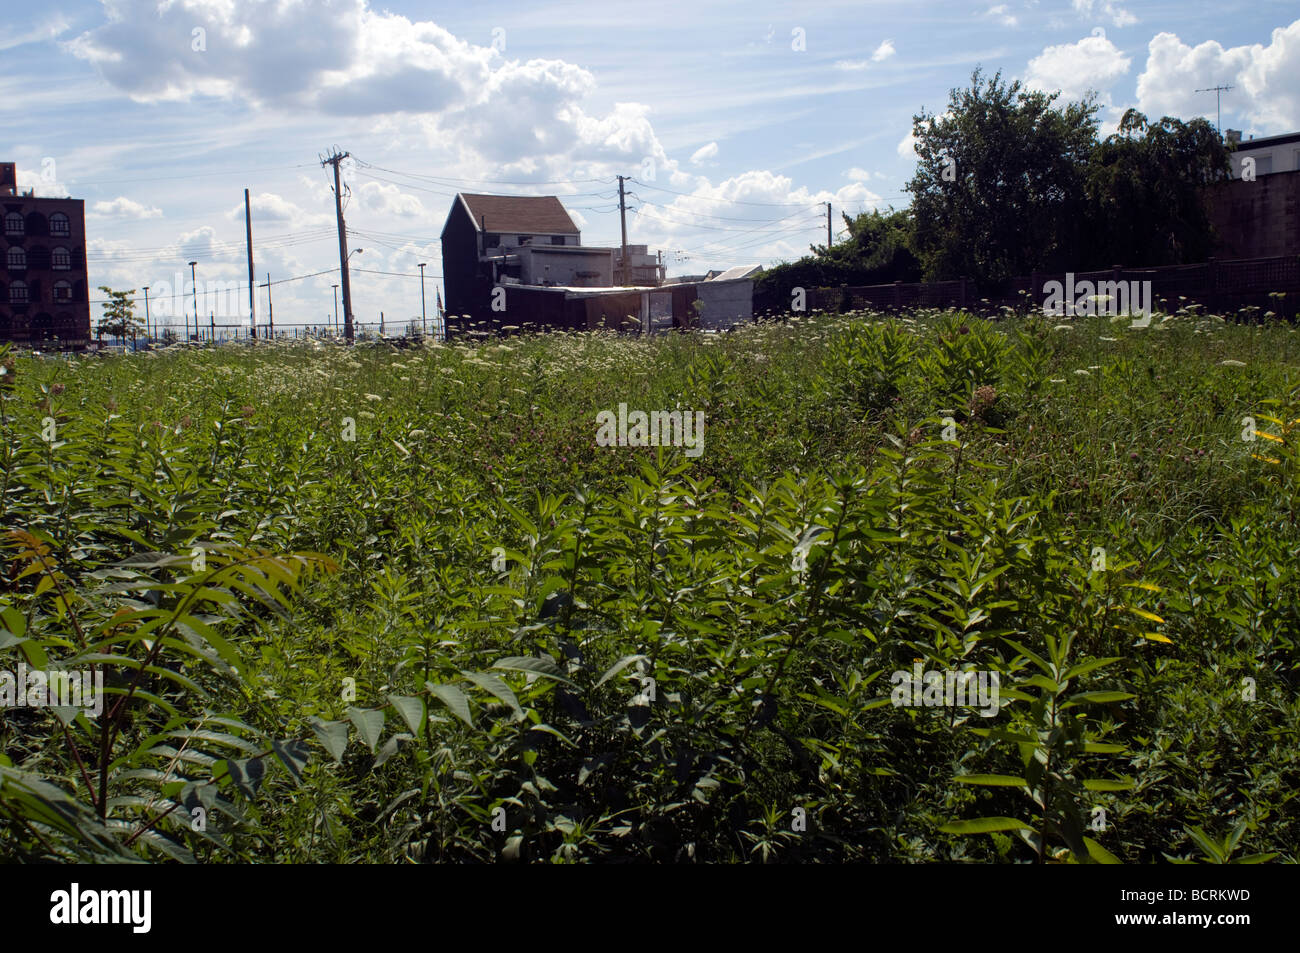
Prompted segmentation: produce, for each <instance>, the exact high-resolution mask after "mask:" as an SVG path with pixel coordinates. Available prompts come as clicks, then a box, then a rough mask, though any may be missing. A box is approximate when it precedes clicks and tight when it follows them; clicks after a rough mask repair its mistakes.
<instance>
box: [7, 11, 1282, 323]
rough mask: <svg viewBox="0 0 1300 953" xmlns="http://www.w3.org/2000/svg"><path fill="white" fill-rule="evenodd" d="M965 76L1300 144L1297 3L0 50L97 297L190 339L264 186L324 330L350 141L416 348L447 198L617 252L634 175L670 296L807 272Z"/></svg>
mask: <svg viewBox="0 0 1300 953" xmlns="http://www.w3.org/2000/svg"><path fill="white" fill-rule="evenodd" d="M976 66H982V67H983V68H984V69H985V70H986V71H988V72H993V71H996V70H999V69H1000V70H1002V71H1003V73H1004V75H1006V76H1008V77H1013V78H1019V79H1022V80H1025V81H1026V82H1027V83H1028V84H1030V85H1034V86H1037V87H1040V88H1046V89H1058V88H1059V89H1062V91H1063V92H1064V94H1065V95H1066V96H1067V97H1069V98H1079V97H1080V96H1082V95H1083V93H1084V92H1085V91H1086V90H1088V89H1093V90H1096V91H1097V93H1098V96H1099V101H1100V102H1101V104H1102V106H1103V109H1102V113H1101V115H1102V118H1103V120H1104V127H1103V131H1105V126H1113V124H1114V123H1115V122H1116V121H1117V120H1118V117H1119V115H1120V114H1122V112H1123V110H1124V109H1125V108H1127V107H1129V106H1137V107H1138V108H1140V109H1142V110H1143V111H1144V112H1146V113H1147V114H1148V115H1149V116H1151V117H1153V118H1154V117H1158V116H1161V115H1166V114H1167V115H1173V116H1178V117H1180V118H1183V119H1189V118H1191V117H1193V116H1196V115H1204V116H1208V117H1209V118H1210V119H1211V120H1213V119H1214V107H1215V97H1214V94H1213V93H1197V92H1195V90H1196V89H1197V88H1198V87H1207V86H1214V85H1217V84H1231V85H1232V86H1233V87H1234V89H1233V90H1232V91H1231V92H1228V93H1226V94H1225V95H1224V97H1223V125H1224V126H1225V127H1232V128H1238V129H1242V130H1244V131H1245V132H1246V134H1247V135H1249V134H1252V133H1253V134H1255V135H1268V134H1276V133H1282V132H1292V131H1296V130H1300V19H1297V8H1296V7H1295V5H1294V3H1290V2H1288V3H1282V2H1267V0H1265V2H1261V0H1254V2H1227V3H1216V4H1208V3H1188V2H1185V0H1180V2H1163V3H1141V2H1119V3H1117V2H1106V0H1036V2H1018V3H1017V2H1007V3H987V2H985V3H961V2H956V3H951V2H940V3H930V2H923V0H912V2H879V3H871V2H855V3H834V2H831V3H825V2H819V3H816V4H814V5H811V6H805V5H800V4H793V3H784V4H777V3H764V2H750V3H725V4H715V3H707V2H693V3H674V2H667V3H639V4H623V3H615V2H610V3H600V4H597V3H586V2H584V3H576V2H567V3H530V4H523V3H510V2H494V3H456V4H443V3H412V2H392V3H387V4H383V5H378V4H371V3H368V2H366V0H102V2H93V0H86V2H78V3H70V2H59V0H55V2H53V3H46V4H42V5H39V6H34V7H29V8H27V9H18V8H17V7H16V6H13V5H11V6H10V7H9V8H7V9H6V17H5V22H4V24H3V25H0V102H3V103H4V104H5V105H4V107H3V124H2V126H0V128H3V136H2V138H0V160H3V161H15V162H17V163H18V164H19V174H20V182H21V183H22V184H23V185H26V186H31V187H34V188H35V189H36V190H37V194H48V195H67V194H71V195H73V196H74V197H77V198H82V199H85V200H86V210H87V222H86V224H87V231H88V235H89V247H88V260H89V267H90V279H91V285H92V287H97V286H99V285H109V286H111V287H114V288H136V289H140V288H143V287H144V286H145V285H150V286H151V288H153V289H154V290H153V291H151V298H153V299H154V300H156V299H157V297H158V295H159V291H158V289H163V298H164V300H169V299H168V297H167V291H170V292H171V294H172V295H176V296H177V300H176V301H175V302H174V303H173V305H172V307H171V308H170V314H171V315H173V316H174V321H175V322H176V323H177V324H179V322H180V320H181V319H180V298H181V297H184V298H188V297H189V288H188V287H177V283H178V275H181V278H180V281H181V283H182V284H184V282H185V280H187V279H188V272H189V269H188V267H187V266H186V264H185V263H186V262H188V261H190V260H197V261H198V262H199V265H198V276H199V279H200V282H201V283H202V282H205V281H207V282H210V281H213V280H222V281H227V282H232V281H233V282H246V280H247V264H246V258H245V253H244V244H243V242H244V222H243V189H244V188H246V187H247V188H249V189H250V191H251V193H252V195H253V229H254V251H255V255H256V259H257V263H256V268H257V281H258V282H259V283H260V282H264V281H265V280H266V275H267V273H268V272H269V273H270V275H271V278H272V279H273V280H274V281H276V282H283V283H277V284H276V285H275V286H274V290H273V294H274V303H275V314H276V317H277V318H278V319H279V320H278V323H280V324H282V325H283V324H284V323H286V322H289V321H315V322H323V321H324V320H325V319H326V316H327V315H330V314H332V312H333V300H334V299H333V294H334V293H333V290H332V288H331V285H332V284H334V283H336V282H337V281H338V277H337V267H338V245H337V238H336V235H335V232H334V216H333V199H332V193H331V192H330V189H329V185H328V181H327V176H326V172H325V170H324V169H322V168H321V166H320V162H319V156H320V154H321V153H322V152H324V151H327V150H328V149H329V148H330V147H331V146H338V147H339V148H340V149H343V150H346V151H349V152H351V153H352V155H353V156H355V157H356V160H357V161H353V160H348V161H345V162H344V165H343V168H344V172H345V180H346V182H347V184H348V185H349V187H350V189H351V194H350V196H349V198H348V205H347V209H346V216H347V220H348V227H349V229H350V230H352V231H354V232H355V233H356V234H355V235H353V237H351V238H350V239H349V241H350V244H351V247H353V248H357V247H360V248H363V249H364V251H363V252H362V253H361V254H360V255H358V256H355V257H354V258H353V259H352V263H353V266H354V273H353V295H354V311H355V313H356V314H357V316H358V318H359V319H360V320H363V321H366V322H377V321H378V319H379V313H380V311H381V310H382V311H383V312H384V316H385V320H386V321H388V322H394V321H396V322H399V323H400V322H402V321H405V320H408V319H410V318H412V317H418V315H419V313H420V282H419V280H418V277H416V276H417V275H418V269H417V268H416V264H417V263H418V262H422V261H423V262H427V263H428V268H427V270H426V275H427V284H426V291H427V294H428V298H429V302H430V308H431V307H432V302H433V297H434V288H435V287H436V286H438V285H439V284H440V282H439V280H438V276H440V275H441V272H442V265H441V252H440V249H439V245H438V242H437V236H438V234H439V232H440V231H441V229H442V224H443V221H444V220H445V217H446V214H447V209H448V206H449V203H450V200H451V197H452V195H454V193H455V192H456V191H478V192H523V193H535V194H548V193H553V194H557V195H560V196H561V198H562V200H563V201H564V202H565V204H566V206H567V207H568V208H569V209H570V210H571V212H572V213H573V214H574V217H575V219H577V220H578V221H579V224H580V226H581V227H582V229H583V241H584V243H586V244H613V243H616V242H617V240H618V236H619V223H618V214H617V196H616V192H617V189H616V185H615V184H614V181H615V180H614V177H615V175H617V174H620V173H621V174H623V175H627V176H631V177H632V179H633V181H632V182H631V183H629V185H628V189H629V193H630V195H629V208H630V209H632V210H633V211H632V212H630V213H629V217H628V240H629V241H630V242H632V243H636V244H647V245H649V246H650V247H651V248H652V249H662V250H663V251H664V257H665V260H666V262H667V263H668V265H669V273H670V274H690V273H699V272H703V271H705V270H707V269H709V268H724V267H729V266H731V265H735V264H745V263H761V264H767V263H770V262H772V261H777V260H782V259H793V258H797V257H799V256H800V255H801V254H803V253H805V252H806V251H807V249H808V246H809V244H811V243H814V242H824V241H825V207H824V205H821V204H819V203H824V202H826V201H830V202H831V203H832V207H833V209H834V219H833V222H834V226H835V228H836V231H837V232H839V231H841V230H842V224H843V223H842V220H841V219H840V212H841V211H848V212H851V213H852V212H858V211H861V210H864V209H869V208H873V207H881V208H884V207H888V206H890V205H894V206H895V207H901V206H904V205H906V204H907V198H908V197H907V195H906V193H904V192H903V186H904V185H905V183H906V181H907V179H908V177H909V175H910V174H911V171H912V167H913V162H914V160H913V157H912V153H911V151H910V147H909V144H908V142H907V137H908V135H909V133H910V130H911V118H912V115H913V114H914V113H916V112H918V111H919V110H920V109H921V108H923V107H924V108H926V109H929V110H931V111H935V110H942V109H943V108H944V107H945V105H946V103H947V99H948V91H949V90H950V89H951V88H953V87H960V86H965V85H967V84H968V82H969V79H970V74H971V71H972V70H973V69H974V68H975V67H976ZM330 269H335V271H334V273H333V274H331V273H329V270H330ZM316 272H326V273H325V274H320V275H315V273H316ZM312 275H315V276H314V277H300V276H312ZM285 279H294V280H289V281H286V280H285ZM245 287H246V286H245ZM200 290H202V285H201V286H200ZM241 296H242V301H243V302H245V304H243V305H240V306H239V309H238V310H241V311H242V312H243V313H244V315H245V316H246V311H247V306H246V301H247V292H246V290H245V291H244V292H242V293H241ZM101 297H102V295H101V294H100V293H99V292H94V293H92V295H91V299H92V301H97V300H98V299H99V298H101ZM257 297H258V302H257V309H258V315H259V318H258V320H259V321H261V322H264V321H265V320H266V291H265V290H264V289H259V291H258V295H257ZM214 298H217V296H214ZM233 300H234V296H230V299H229V301H228V302H227V303H224V306H225V307H226V308H227V310H229V311H231V312H232V313H233V312H234V311H235V310H236V307H235V306H234V304H233ZM164 307H165V306H164ZM214 307H215V308H218V309H219V308H221V307H223V302H222V301H221V300H220V299H219V298H218V300H216V301H215V303H214V301H209V302H208V304H207V305H206V306H205V305H204V303H203V302H200V310H201V311H202V312H203V313H204V314H205V315H206V313H207V311H208V310H212V309H213V308H214ZM99 310H100V309H99V308H98V306H97V305H92V315H93V316H94V315H97V314H98V312H99ZM156 314H157V312H155V316H156ZM229 320H232V321H233V320H237V318H235V317H233V316H232V317H231V318H230V319H229Z"/></svg>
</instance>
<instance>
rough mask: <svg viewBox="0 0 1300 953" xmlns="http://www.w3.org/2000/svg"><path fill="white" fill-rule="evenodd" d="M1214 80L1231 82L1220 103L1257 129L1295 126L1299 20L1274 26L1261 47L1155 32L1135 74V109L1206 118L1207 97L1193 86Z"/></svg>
mask: <svg viewBox="0 0 1300 953" xmlns="http://www.w3.org/2000/svg"><path fill="white" fill-rule="evenodd" d="M1219 84H1225V85H1231V86H1234V87H1236V88H1234V89H1233V90H1232V92H1230V93H1228V94H1227V95H1226V96H1225V97H1224V106H1225V107H1226V109H1227V111H1229V112H1230V113H1231V114H1235V115H1239V116H1243V117H1245V119H1246V120H1247V121H1248V123H1250V124H1252V125H1253V127H1254V128H1256V129H1257V130H1258V131H1259V132H1262V133H1265V134H1268V133H1282V132H1290V131H1292V130H1294V129H1296V128H1297V127H1298V126H1300V20H1296V21H1294V22H1293V23H1291V24H1290V25H1289V26H1286V27H1279V28H1277V29H1275V30H1274V31H1273V34H1272V37H1271V38H1270V42H1269V44H1268V45H1267V46H1265V45H1263V44H1260V43H1254V44H1251V45H1249V46H1234V47H1229V48H1226V49H1225V48H1224V47H1223V46H1221V45H1220V44H1219V43H1217V42H1215V41H1214V40H1207V41H1205V42H1204V43H1201V44H1198V45H1197V46H1194V47H1193V46H1188V45H1187V44H1186V43H1184V42H1183V41H1182V40H1180V39H1179V38H1178V36H1177V35H1176V34H1173V33H1158V34H1156V36H1154V37H1153V38H1152V39H1151V42H1150V43H1149V44H1148V46H1147V62H1146V68H1145V69H1144V70H1143V71H1142V73H1141V75H1139V76H1138V81H1137V96H1138V108H1139V109H1141V110H1142V112H1144V113H1146V115H1147V116H1149V117H1151V118H1152V119H1156V118H1159V117H1161V116H1166V115H1168V116H1178V117H1182V118H1190V117H1192V116H1206V117H1210V118H1212V117H1213V116H1214V98H1213V96H1211V95H1210V94H1209V93H1198V92H1196V90H1197V89H1199V88H1203V87H1207V86H1216V85H1219ZM1226 124H1227V122H1226V121H1225V125H1226Z"/></svg>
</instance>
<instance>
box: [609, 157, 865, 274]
mask: <svg viewBox="0 0 1300 953" xmlns="http://www.w3.org/2000/svg"><path fill="white" fill-rule="evenodd" d="M828 201H829V202H830V203H831V205H832V208H833V209H834V210H835V211H836V217H835V218H834V219H833V225H834V227H835V228H836V230H837V231H838V230H839V229H840V228H841V227H842V222H841V220H840V219H839V217H838V213H839V212H840V211H849V212H851V213H856V212H857V211H858V210H860V209H874V208H882V207H883V202H882V200H881V197H880V196H879V195H877V194H876V193H874V192H872V191H871V190H870V189H868V188H867V187H866V186H865V185H863V184H862V183H860V182H852V183H850V184H847V185H844V186H842V187H841V188H839V189H837V190H835V191H834V192H832V191H829V190H824V189H823V190H818V191H810V190H809V189H808V188H807V187H804V186H799V187H795V185H794V182H793V180H791V179H790V178H789V177H788V176H784V175H780V174H778V173H775V172H771V171H768V170H765V169H754V170H750V171H748V172H744V173H741V174H740V175H735V176H732V177H730V178H728V179H725V180H724V181H722V182H719V183H718V184H716V185H714V184H713V183H711V182H709V180H708V179H706V178H703V177H701V178H699V179H697V181H696V182H695V183H694V185H693V187H692V189H691V193H690V194H689V195H681V196H678V197H676V198H674V199H673V200H672V201H671V202H668V203H666V204H663V205H657V204H655V203H651V202H642V204H641V206H640V207H639V208H638V209H637V211H636V213H635V219H634V221H633V222H629V223H628V228H629V230H631V229H633V228H635V230H636V234H637V236H638V241H641V240H642V239H644V240H645V241H647V242H649V243H650V244H651V245H652V247H661V248H664V249H665V255H666V256H667V254H668V251H667V250H668V249H686V250H687V251H688V252H689V253H690V255H691V262H692V265H688V266H687V268H686V270H687V271H694V270H697V267H698V268H703V267H716V266H720V265H729V264H739V263H742V262H751V261H752V262H757V261H760V260H763V259H769V258H792V257H793V258H797V257H799V256H800V255H803V254H806V253H807V250H808V246H809V245H810V244H813V243H824V242H825V241H826V209H825V205H824V204H823V203H825V202H828Z"/></svg>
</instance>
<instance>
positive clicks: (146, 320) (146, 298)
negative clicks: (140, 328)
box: [144, 285, 149, 339]
mask: <svg viewBox="0 0 1300 953" xmlns="http://www.w3.org/2000/svg"><path fill="white" fill-rule="evenodd" d="M144 336H145V338H146V339H148V337H149V286H148V285H145V286H144Z"/></svg>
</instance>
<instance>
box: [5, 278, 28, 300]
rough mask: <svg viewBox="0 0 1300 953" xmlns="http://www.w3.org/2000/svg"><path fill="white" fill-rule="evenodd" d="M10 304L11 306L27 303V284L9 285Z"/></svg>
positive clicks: (11, 283) (13, 283) (12, 283)
mask: <svg viewBox="0 0 1300 953" xmlns="http://www.w3.org/2000/svg"><path fill="white" fill-rule="evenodd" d="M9 303H10V304H26V303H27V282H25V281H13V282H10V283H9Z"/></svg>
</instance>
